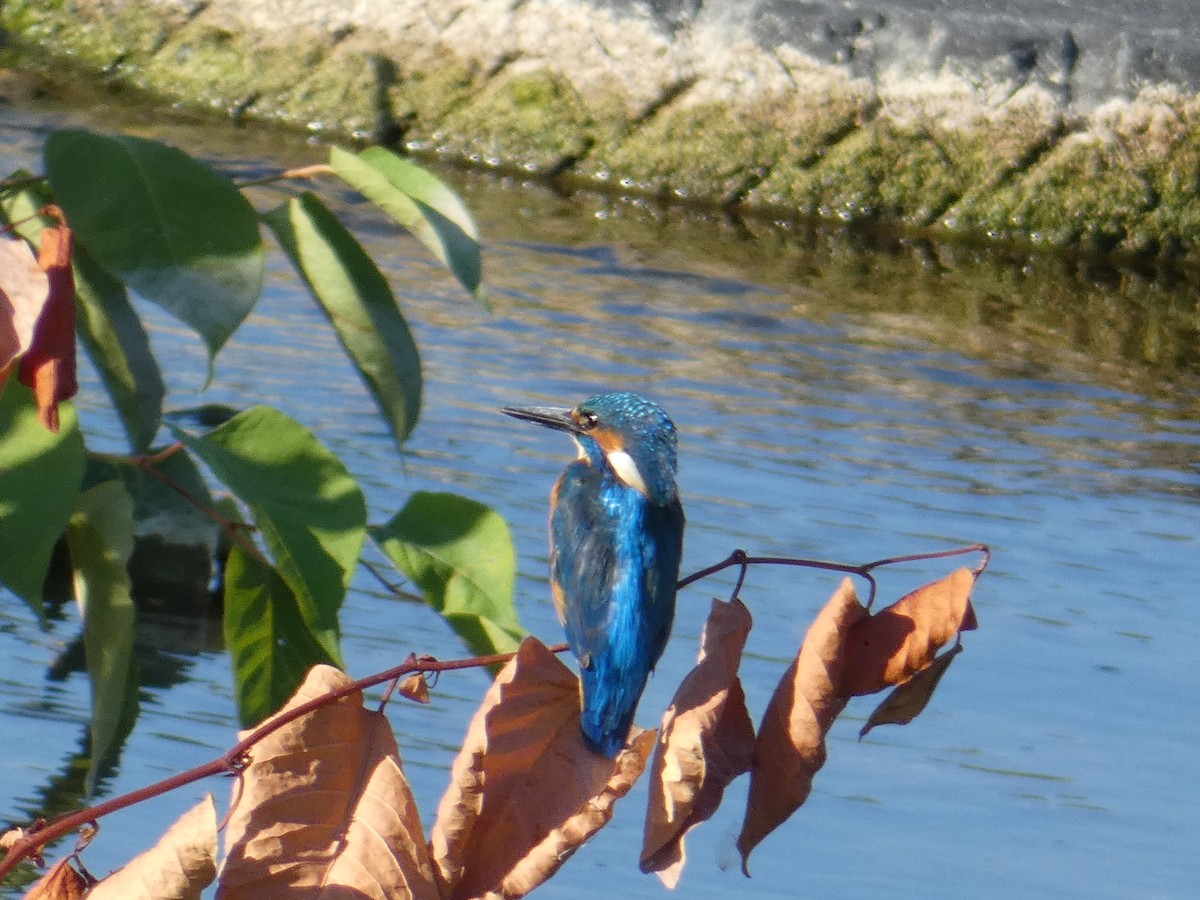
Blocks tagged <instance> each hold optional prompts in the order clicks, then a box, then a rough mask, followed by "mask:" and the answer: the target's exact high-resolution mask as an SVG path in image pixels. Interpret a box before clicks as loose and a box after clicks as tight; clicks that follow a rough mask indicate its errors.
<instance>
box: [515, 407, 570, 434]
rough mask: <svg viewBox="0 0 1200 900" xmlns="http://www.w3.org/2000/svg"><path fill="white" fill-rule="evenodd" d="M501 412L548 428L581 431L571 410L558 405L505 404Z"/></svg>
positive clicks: (568, 431)
mask: <svg viewBox="0 0 1200 900" xmlns="http://www.w3.org/2000/svg"><path fill="white" fill-rule="evenodd" d="M500 412H502V413H504V414H505V415H506V416H512V417H513V418H514V419H523V420H524V421H526V422H534V423H536V424H538V425H544V426H545V427H547V428H553V429H555V430H556V431H565V432H567V433H569V434H577V433H578V432H579V424H578V423H577V422H576V421H575V420H574V419H573V418H572V417H571V410H569V409H563V408H562V407H558V406H504V407H501V409H500Z"/></svg>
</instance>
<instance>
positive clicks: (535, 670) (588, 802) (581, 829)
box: [430, 637, 655, 900]
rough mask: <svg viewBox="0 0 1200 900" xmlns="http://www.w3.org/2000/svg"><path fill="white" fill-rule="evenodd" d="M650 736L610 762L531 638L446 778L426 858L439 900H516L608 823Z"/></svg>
mask: <svg viewBox="0 0 1200 900" xmlns="http://www.w3.org/2000/svg"><path fill="white" fill-rule="evenodd" d="M654 734H655V733H654V732H653V731H640V730H637V729H635V730H634V733H633V735H632V736H631V738H630V741H629V745H628V746H627V747H626V749H625V750H623V751H622V752H621V753H620V754H618V756H617V758H616V759H615V760H613V759H607V758H605V757H604V756H601V755H600V754H598V753H593V752H592V751H590V750H588V748H587V746H586V745H585V744H584V743H583V736H582V734H581V733H580V730H579V679H578V678H576V676H575V674H574V673H573V672H571V671H570V670H569V669H568V668H567V667H566V666H565V665H563V664H562V662H560V661H559V659H558V657H556V656H555V655H554V654H553V653H551V652H550V651H549V650H547V649H546V647H545V646H544V645H543V644H542V643H541V642H539V641H538V640H537V639H536V638H532V637H530V638H526V639H525V641H524V642H523V643H522V644H521V647H520V649H519V650H518V651H517V654H516V656H515V657H514V658H513V659H512V660H511V661H510V662H509V663H508V665H506V666H505V667H504V668H503V669H502V670H501V671H500V673H499V674H498V675H497V676H496V680H495V681H494V682H493V683H492V686H491V688H490V689H489V690H488V692H487V696H485V697H484V700H483V703H482V705H481V706H480V708H479V710H478V711H477V712H476V713H475V718H474V719H473V720H472V721H471V725H470V727H469V729H468V731H467V736H466V738H464V740H463V747H462V751H461V752H460V753H459V755H458V758H457V759H455V761H454V765H453V767H452V768H451V771H450V787H449V788H448V789H447V791H446V794H445V796H444V797H442V801H441V804H440V805H439V806H438V816H437V822H436V823H435V824H434V826H433V833H432V835H431V837H430V850H431V851H432V854H433V859H434V864H435V866H436V867H437V872H438V877H439V879H440V880H441V883H442V896H443V897H444V898H446V900H466V898H475V897H483V896H485V895H489V894H492V895H495V896H498V897H503V898H513V897H522V896H524V895H525V894H527V893H528V892H529V891H531V890H533V889H534V888H535V887H537V886H538V885H539V884H541V883H542V882H543V881H545V880H546V879H547V878H549V877H550V876H551V875H552V874H554V872H556V871H557V870H558V868H559V866H561V865H562V864H563V863H564V862H565V861H566V860H567V858H568V857H569V856H570V855H571V854H572V853H574V852H575V851H576V850H577V849H578V848H579V847H580V846H581V845H582V844H583V843H584V842H585V841H587V839H588V838H590V837H591V836H592V835H593V834H595V833H596V831H598V830H599V829H600V828H601V827H603V826H604V825H605V824H607V822H608V821H609V819H610V818H611V817H612V811H613V805H614V804H615V803H616V801H617V800H619V799H620V798H621V797H623V796H625V794H626V793H627V792H628V791H629V789H630V787H632V786H633V783H634V782H635V781H636V780H637V778H638V776H639V775H641V773H642V770H643V769H644V768H645V766H646V761H647V759H648V757H649V755H650V749H651V747H652V745H653V743H654Z"/></svg>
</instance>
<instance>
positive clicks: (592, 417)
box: [579, 413, 600, 431]
mask: <svg viewBox="0 0 1200 900" xmlns="http://www.w3.org/2000/svg"><path fill="white" fill-rule="evenodd" d="M599 421H600V420H599V419H598V418H596V414H595V413H580V414H579V428H580V429H581V430H582V431H591V430H592V429H593V428H595V427H596V424H597V423H598V422H599Z"/></svg>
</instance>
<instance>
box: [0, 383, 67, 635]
mask: <svg viewBox="0 0 1200 900" xmlns="http://www.w3.org/2000/svg"><path fill="white" fill-rule="evenodd" d="M84 466H85V456H84V446H83V437H82V436H81V435H80V433H79V424H78V422H77V420H76V417H75V409H74V407H73V406H72V405H71V404H70V403H62V404H59V431H58V434H53V433H52V432H50V431H47V430H46V428H45V427H44V426H43V425H42V423H41V422H40V421H38V414H37V405H36V403H35V402H34V399H33V391H31V390H29V388H27V387H25V386H24V385H23V384H20V383H19V382H18V381H17V380H16V378H10V379H9V380H8V384H7V386H5V387H4V388H3V390H0V548H3V549H2V552H0V583H2V584H4V585H5V586H6V587H8V588H10V589H11V590H12V591H13V592H14V593H15V594H17V595H18V596H20V597H21V598H22V599H24V600H25V601H26V602H27V603H28V604H29V605H30V607H31V608H32V609H33V611H34V612H35V613H37V614H38V616H39V617H40V616H41V615H42V584H43V582H44V581H45V579H46V570H47V569H48V568H49V566H50V554H51V553H52V552H53V551H54V544H55V542H56V541H57V540H58V539H59V538H60V537H61V536H62V534H63V532H64V531H65V530H66V527H67V521H68V519H70V517H71V512H72V510H74V508H75V500H76V498H77V497H78V496H79V485H80V483H81V481H82V479H83V471H84Z"/></svg>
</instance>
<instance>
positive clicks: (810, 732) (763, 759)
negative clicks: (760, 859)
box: [737, 578, 868, 875]
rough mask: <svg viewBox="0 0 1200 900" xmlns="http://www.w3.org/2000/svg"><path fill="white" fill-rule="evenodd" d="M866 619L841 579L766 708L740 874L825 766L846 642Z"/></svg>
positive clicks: (841, 703)
mask: <svg viewBox="0 0 1200 900" xmlns="http://www.w3.org/2000/svg"><path fill="white" fill-rule="evenodd" d="M867 616H868V613H867V610H866V608H865V607H864V606H863V605H862V604H861V603H859V602H858V597H857V595H856V594H855V592H854V585H853V583H852V582H851V581H850V579H849V578H847V579H845V580H843V581H842V583H841V585H840V586H839V587H838V589H837V591H835V592H834V594H833V596H832V597H831V598H830V599H829V601H828V602H827V603H826V604H825V606H824V608H822V609H821V611H820V612H819V613H817V617H816V619H814V620H813V623H812V625H811V626H809V629H808V633H807V634H805V636H804V642H803V643H802V644H801V645H800V652H799V653H798V654H797V656H796V658H795V659H794V660H793V661H792V664H791V666H789V667H788V670H787V672H785V673H784V676H783V679H782V680H781V681H780V682H779V685H778V686H777V687H776V688H775V693H774V694H773V695H772V696H771V700H770V702H769V703H768V704H767V711H766V712H765V713H764V714H763V720H762V724H761V725H760V726H759V730H758V739H757V740H756V741H755V745H754V765H753V768H751V770H750V793H749V796H748V797H747V799H746V817H745V820H744V821H743V823H742V830H741V833H740V834H739V835H738V839H737V848H738V852H740V853H741V855H742V871H743V872H744V873H746V875H749V874H750V872H749V869H748V862H749V859H750V853H751V851H752V850H753V849H754V848H755V847H756V846H758V844H759V843H760V842H761V841H762V839H763V838H765V837H766V836H767V835H768V834H770V833H771V832H772V831H774V830H775V829H776V828H778V827H779V826H780V825H781V824H782V823H783V822H784V821H786V820H787V818H788V817H789V816H791V814H792V813H794V812H795V811H796V810H797V809H799V808H800V805H801V804H803V803H804V801H805V800H807V799H808V795H809V793H810V792H811V791H812V781H813V776H814V775H815V774H816V773H817V770H818V769H820V768H821V766H823V765H824V764H825V736H826V734H827V733H828V731H829V728H830V726H831V725H832V724H833V720H834V719H836V718H837V716H838V714H839V713H841V711H842V710H843V709H845V707H846V702H847V697H846V696H845V695H844V694H843V693H842V692H841V691H840V690H839V687H838V686H839V684H840V683H841V680H842V674H843V670H844V669H845V667H846V666H847V656H846V642H847V638H848V635H849V633H850V631H851V629H852V628H853V627H854V626H855V624H856V623H858V622H861V621H862V620H864V619H866V618H867Z"/></svg>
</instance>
